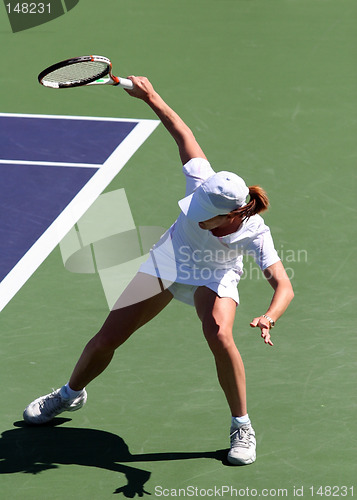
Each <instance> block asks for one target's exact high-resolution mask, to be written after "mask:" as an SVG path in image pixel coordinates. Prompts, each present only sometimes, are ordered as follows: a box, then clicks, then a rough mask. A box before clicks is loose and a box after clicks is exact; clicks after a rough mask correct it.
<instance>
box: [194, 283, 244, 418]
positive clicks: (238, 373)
mask: <svg viewBox="0 0 357 500" xmlns="http://www.w3.org/2000/svg"><path fill="white" fill-rule="evenodd" d="M195 306H196V310H197V314H198V316H199V318H200V320H201V321H202V328H203V333H204V335H205V337H206V340H207V342H208V345H209V347H210V349H211V351H212V353H213V355H214V358H215V362H216V368H217V375H218V380H219V382H220V384H221V387H222V389H223V391H224V393H225V395H226V399H227V402H228V405H229V407H230V409H231V412H232V416H234V417H240V416H243V415H245V414H246V413H247V401H246V383H245V371H244V365H243V361H242V358H241V355H240V354H239V351H238V349H237V347H236V345H235V343H234V339H233V331H232V330H233V322H234V317H235V312H236V303H235V302H234V300H233V299H230V298H220V297H218V295H217V294H216V293H215V292H213V291H212V290H210V289H209V288H207V287H200V288H198V289H197V291H196V293H195Z"/></svg>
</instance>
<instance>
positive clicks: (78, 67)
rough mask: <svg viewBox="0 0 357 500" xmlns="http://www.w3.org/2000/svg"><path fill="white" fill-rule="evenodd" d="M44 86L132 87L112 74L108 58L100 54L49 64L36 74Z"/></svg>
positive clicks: (59, 87) (125, 80) (56, 87)
mask: <svg viewBox="0 0 357 500" xmlns="http://www.w3.org/2000/svg"><path fill="white" fill-rule="evenodd" d="M38 81H39V82H40V83H41V84H42V85H44V86H45V87H51V88H53V89H68V88H71V87H82V86H83V85H118V86H120V87H123V88H124V89H132V88H133V86H134V85H133V82H132V81H131V80H128V79H127V78H119V77H118V76H113V74H112V63H111V62H110V59H108V58H107V57H102V56H82V57H74V58H72V59H66V60H65V61H61V62H58V63H56V64H53V65H52V66H49V67H48V68H46V69H45V70H43V71H41V73H40V74H39V75H38Z"/></svg>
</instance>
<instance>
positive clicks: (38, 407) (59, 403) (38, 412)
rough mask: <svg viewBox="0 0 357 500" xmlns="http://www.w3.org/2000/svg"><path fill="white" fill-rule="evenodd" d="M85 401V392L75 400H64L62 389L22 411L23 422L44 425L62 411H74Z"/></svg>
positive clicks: (39, 399) (33, 402) (41, 398)
mask: <svg viewBox="0 0 357 500" xmlns="http://www.w3.org/2000/svg"><path fill="white" fill-rule="evenodd" d="M86 401H87V392H86V390H85V389H83V392H82V393H81V394H80V395H79V396H78V397H77V398H76V399H68V398H66V392H65V390H64V387H62V388H61V389H57V390H56V391H53V392H51V393H50V394H46V396H42V397H40V398H37V399H35V401H32V403H30V404H29V405H28V406H27V407H26V408H25V410H24V414H23V416H24V420H25V422H27V423H29V424H45V423H46V422H49V421H50V420H52V419H53V418H54V417H55V416H56V415H59V414H60V413H62V412H63V411H76V410H79V409H80V408H82V406H83V405H84V404H85V403H86Z"/></svg>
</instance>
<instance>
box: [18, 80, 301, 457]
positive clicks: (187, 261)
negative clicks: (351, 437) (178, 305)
mask: <svg viewBox="0 0 357 500" xmlns="http://www.w3.org/2000/svg"><path fill="white" fill-rule="evenodd" d="M129 78H130V80H132V82H133V84H134V87H133V89H132V90H130V91H129V90H127V92H128V93H129V94H130V95H131V96H132V97H136V98H139V99H141V100H143V101H144V102H146V103H147V104H148V105H149V106H150V107H151V108H152V110H153V111H154V112H155V113H156V114H157V116H158V117H159V118H160V120H161V121H162V123H163V125H164V126H165V127H166V129H167V130H168V131H169V133H170V134H171V135H172V137H173V138H174V140H175V141H176V143H177V146H178V150H179V154H180V158H181V162H182V164H183V173H184V175H185V177H186V196H185V197H184V198H183V199H182V200H181V201H180V202H179V206H180V208H181V214H180V216H179V217H178V219H177V220H176V221H175V223H174V224H173V225H172V226H171V228H170V229H169V230H168V231H167V232H166V233H165V234H164V235H163V236H162V238H161V239H160V241H159V242H158V243H157V244H156V245H154V247H153V248H152V250H151V252H150V257H149V259H148V260H147V261H146V262H145V263H144V264H143V265H142V266H141V268H140V270H139V272H138V273H137V275H136V276H135V277H134V278H133V280H132V281H131V283H130V284H129V285H128V287H127V288H126V290H125V291H124V292H123V294H122V295H121V297H119V299H118V301H117V302H116V304H115V306H114V307H113V309H112V311H111V312H110V314H109V316H108V318H107V319H106V321H105V322H104V324H103V326H102V328H101V329H100V331H99V332H98V333H97V334H96V335H95V336H94V337H93V338H92V339H91V340H90V341H89V343H88V344H87V346H86V347H85V349H84V351H83V353H82V355H81V357H80V359H79V361H78V362H77V365H76V366H75V368H74V371H73V373H72V375H71V378H70V380H69V382H68V383H67V384H66V385H64V386H63V387H62V388H60V389H57V390H56V391H54V392H52V393H51V394H47V395H46V396H43V397H40V398H38V399H36V400H35V401H33V402H32V403H30V404H29V405H28V406H27V408H26V409H25V411H24V419H25V421H26V422H28V423H31V424H43V423H46V422H48V421H50V420H51V419H53V418H54V417H55V416H56V415H58V414H60V413H62V412H63V411H74V410H78V409H79V408H81V407H82V406H83V405H84V404H85V402H86V400H87V393H86V390H85V387H86V386H87V385H88V384H89V383H90V382H91V381H92V380H93V379H94V378H95V377H97V376H98V375H99V374H100V373H101V372H103V370H105V368H106V367H107V366H108V365H109V363H110V361H111V359H112V358H113V355H114V352H115V350H116V349H117V348H118V347H119V346H120V345H122V344H123V343H124V342H125V341H126V340H127V339H128V338H129V337H130V336H131V335H132V333H134V332H135V331H136V330H138V329H139V328H140V327H141V326H143V325H144V324H145V323H147V322H148V321H150V320H151V319H152V318H154V317H155V316H156V315H157V314H158V313H159V312H160V311H161V310H162V309H163V308H164V307H165V306H167V304H168V303H169V302H170V301H171V300H172V299H173V298H176V299H178V300H181V301H183V302H186V303H188V304H191V305H193V306H194V307H195V308H196V311H197V315H198V318H199V320H200V321H201V323H202V329H203V333H204V336H205V338H206V340H207V342H208V345H209V347H210V349H211V351H212V353H213V356H214V359H215V364H216V369H217V375H218V380H219V383H220V385H221V387H222V389H223V391H224V394H225V396H226V399H227V402H228V405H229V408H230V411H231V417H232V420H231V428H230V450H229V453H228V460H229V462H230V463H232V464H237V465H241V464H251V463H253V462H254V461H255V459H256V441H255V432H254V430H253V427H252V424H251V421H250V419H249V416H248V411H247V403H246V382H245V371H244V365H243V361H242V358H241V356H240V353H239V351H238V349H237V347H236V345H235V343H234V340H233V333H232V330H233V322H234V318H235V313H236V309H237V305H238V303H239V297H238V289H237V285H238V282H239V279H240V277H241V275H242V272H243V264H242V259H243V256H245V255H252V256H253V257H254V259H255V261H256V262H257V264H258V265H259V267H260V268H261V269H262V271H263V273H264V276H265V277H266V279H267V280H268V282H269V283H270V285H271V286H272V288H273V297H272V300H271V303H270V305H269V307H268V309H267V310H266V311H265V312H264V311H261V312H262V314H261V315H259V316H257V317H256V318H254V319H253V320H252V322H251V324H250V325H251V326H252V327H257V328H258V330H259V331H260V333H261V337H262V339H263V341H264V342H265V344H268V345H270V346H272V345H273V342H272V339H271V328H272V327H273V326H274V324H275V322H276V321H277V320H278V319H279V318H280V316H281V315H282V314H283V313H284V311H285V310H286V308H287V307H288V305H289V303H290V301H291V300H292V298H293V295H294V293H293V289H292V286H291V283H290V280H289V278H288V276H287V274H286V272H285V270H284V267H283V265H282V263H281V261H280V259H279V257H278V254H277V252H276V250H275V248H274V244H273V240H272V238H271V235H270V230H269V228H268V227H267V226H266V225H265V224H264V221H263V219H262V218H261V216H260V215H258V214H259V213H260V212H262V211H264V210H266V209H267V208H268V203H269V202H268V198H267V195H266V193H265V192H264V191H263V190H262V189H261V188H260V187H259V186H251V187H249V188H248V187H247V186H246V184H245V182H244V180H243V179H242V178H241V177H239V176H238V175H236V174H235V173H232V172H226V171H224V172H218V173H215V172H214V170H213V169H212V167H211V166H210V164H209V162H208V161H207V158H206V156H205V155H204V153H203V151H202V149H201V148H200V146H199V145H198V143H197V141H196V139H195V137H194V135H193V133H192V131H191V130H190V129H189V127H188V126H187V125H186V124H185V123H184V122H183V121H182V120H181V118H180V117H179V116H178V115H177V114H176V113H175V112H174V111H173V110H172V109H171V108H170V107H169V106H168V105H167V104H166V103H165V102H164V101H163V99H162V98H161V97H160V96H159V94H158V93H157V92H156V91H155V90H154V88H153V86H152V85H151V83H150V82H149V81H148V79H147V78H144V77H134V76H133V77H129ZM248 196H249V200H248V201H246V199H247V198H248Z"/></svg>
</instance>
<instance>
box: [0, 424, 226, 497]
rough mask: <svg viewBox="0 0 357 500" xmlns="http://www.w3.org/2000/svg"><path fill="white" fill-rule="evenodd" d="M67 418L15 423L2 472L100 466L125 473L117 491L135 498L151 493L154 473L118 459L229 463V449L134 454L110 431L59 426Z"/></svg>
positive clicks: (3, 444)
mask: <svg viewBox="0 0 357 500" xmlns="http://www.w3.org/2000/svg"><path fill="white" fill-rule="evenodd" d="M68 421H70V419H67V418H56V419H54V420H53V421H52V422H51V423H50V424H47V425H44V426H27V425H26V424H25V423H24V422H15V423H14V425H15V427H16V429H12V430H8V431H5V432H3V433H2V434H1V438H0V474H11V473H17V472H18V473H19V472H22V473H24V472H25V473H28V474H38V473H40V472H42V471H45V470H48V469H56V468H58V466H59V465H64V464H68V465H82V466H85V467H97V468H100V469H106V470H109V471H113V472H119V473H120V474H124V476H125V477H126V480H127V484H126V485H125V486H122V487H120V488H117V489H116V490H115V491H114V493H122V494H123V495H124V496H125V497H127V498H134V497H135V495H138V496H143V495H144V494H145V493H146V494H149V495H150V493H149V492H147V491H145V489H144V485H145V483H146V482H147V481H148V479H149V478H150V475H151V473H150V472H149V471H147V470H144V469H139V468H137V467H131V466H128V465H122V463H118V462H125V463H128V462H129V463H132V462H156V461H161V460H162V461H167V460H189V459H194V458H211V459H215V460H219V461H221V462H222V463H224V464H226V462H225V456H226V450H217V451H208V452H202V453H200V452H197V453H196V452H177V453H145V454H138V455H132V454H131V453H130V451H129V448H128V446H127V444H126V443H125V441H124V440H123V439H122V438H121V437H119V436H117V435H115V434H112V433H110V432H105V431H100V430H94V429H77V428H68V427H58V426H59V425H60V424H62V423H65V422H68Z"/></svg>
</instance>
